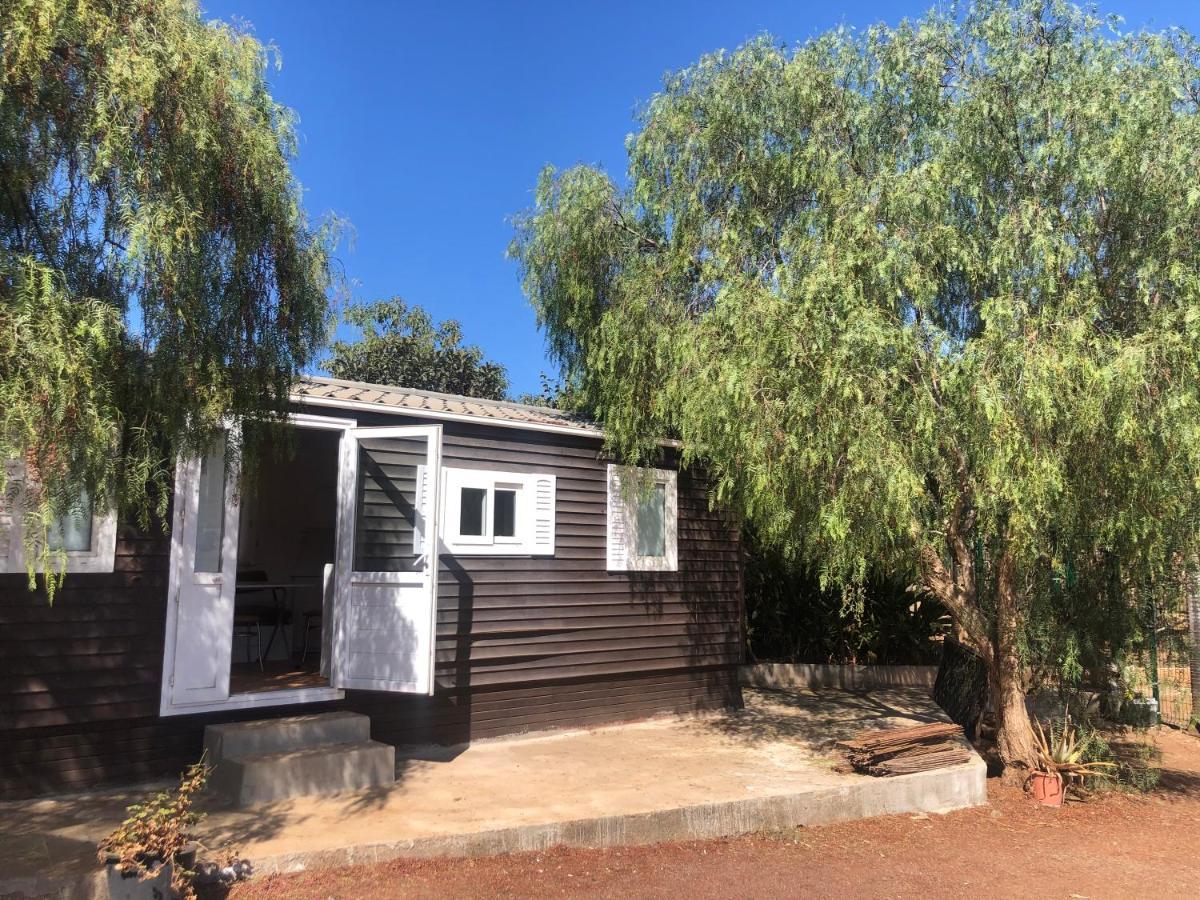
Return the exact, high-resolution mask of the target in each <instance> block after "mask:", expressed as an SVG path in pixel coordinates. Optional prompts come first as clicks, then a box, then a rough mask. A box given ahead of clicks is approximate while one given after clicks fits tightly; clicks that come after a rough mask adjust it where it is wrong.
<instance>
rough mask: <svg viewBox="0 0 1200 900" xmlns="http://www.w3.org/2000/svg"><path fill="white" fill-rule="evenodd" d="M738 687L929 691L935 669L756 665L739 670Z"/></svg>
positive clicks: (790, 664) (926, 667) (923, 667)
mask: <svg viewBox="0 0 1200 900" xmlns="http://www.w3.org/2000/svg"><path fill="white" fill-rule="evenodd" d="M741 675H742V684H744V685H746V686H748V687H761V688H777V689H782V688H792V689H796V688H799V689H801V690H812V689H814V688H836V689H839V690H843V691H864V690H870V689H871V688H883V687H919V688H924V689H926V690H932V689H933V681H934V679H935V678H936V677H937V666H833V665H822V664H817V663H760V664H758V665H754V666H742V672H741Z"/></svg>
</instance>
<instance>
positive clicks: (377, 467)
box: [354, 437, 429, 572]
mask: <svg viewBox="0 0 1200 900" xmlns="http://www.w3.org/2000/svg"><path fill="white" fill-rule="evenodd" d="M428 454H429V442H428V441H427V440H426V439H425V438H423V437H415V438H407V437H389V438H372V439H369V440H365V441H360V442H359V452H358V503H357V507H358V509H357V513H356V524H355V528H354V569H355V571H357V572H416V571H419V570H420V569H421V568H422V567H423V566H424V565H425V563H424V561H423V560H422V558H421V557H420V554H419V551H418V549H417V546H416V545H419V544H420V541H418V540H416V539H415V537H414V530H416V529H420V528H423V527H424V521H423V514H422V512H421V510H418V509H417V506H418V502H419V501H421V505H422V506H423V507H424V508H425V509H426V510H427V509H428V508H429V507H428V500H423V501H422V498H421V497H420V496H418V495H419V494H421V493H422V492H423V489H422V488H420V487H419V485H418V482H417V479H418V478H419V477H421V472H422V467H423V466H425V464H426V463H427V462H428V459H429V455H428Z"/></svg>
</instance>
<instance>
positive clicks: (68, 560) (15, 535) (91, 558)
mask: <svg viewBox="0 0 1200 900" xmlns="http://www.w3.org/2000/svg"><path fill="white" fill-rule="evenodd" d="M7 468H8V485H7V487H6V488H5V494H6V495H7V497H8V499H10V500H11V509H6V508H5V505H6V504H5V498H4V497H0V510H3V512H4V513H5V514H6V515H7V517H8V519H9V525H8V541H7V544H8V546H7V547H5V548H4V549H5V551H6V552H5V554H4V555H3V556H0V573H4V572H10V573H11V572H27V571H28V566H27V565H26V554H25V522H24V519H25V509H24V504H23V497H24V490H23V488H24V485H25V467H24V466H23V465H22V464H21V463H19V462H14V461H10V462H9V463H8V464H7ZM116 559H117V512H116V510H115V509H110V510H108V512H106V513H97V512H96V511H95V505H94V504H93V510H92V545H91V547H89V548H88V549H87V550H54V551H51V553H50V565H51V566H55V565H57V564H58V562H63V563H64V565H63V571H64V572H66V573H68V574H74V573H82V574H86V573H91V574H104V573H108V572H112V571H113V570H114V568H115V567H116ZM34 571H35V572H42V571H44V569H43V568H42V566H41V565H40V564H35V566H34Z"/></svg>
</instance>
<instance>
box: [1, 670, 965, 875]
mask: <svg viewBox="0 0 1200 900" xmlns="http://www.w3.org/2000/svg"><path fill="white" fill-rule="evenodd" d="M745 697H746V708H745V709H743V710H737V711H729V712H723V713H719V714H713V715H707V716H703V717H688V718H670V719H654V720H650V721H646V722H640V723H636V724H628V725H619V726H610V727H604V728H596V729H589V730H586V731H568V732H551V733H543V734H535V735H528V736H524V737H519V738H509V739H503V740H491V741H483V742H477V743H475V744H472V745H471V746H470V747H469V748H465V749H464V748H458V749H457V750H451V751H445V750H444V749H441V750H439V751H438V752H435V753H431V754H429V758H424V759H422V758H416V757H414V756H411V755H410V756H409V757H408V758H401V759H398V761H397V780H396V783H395V784H394V785H389V786H387V787H382V788H378V789H373V790H369V791H364V792H359V793H355V794H345V795H340V796H336V797H303V798H296V799H293V800H289V801H285V802H280V803H276V804H272V805H269V806H265V807H262V808H259V809H255V810H230V809H220V808H213V809H210V811H209V815H208V816H207V818H206V819H205V820H204V822H203V823H202V825H201V827H200V829H199V830H200V836H201V840H202V842H203V843H204V844H205V845H206V846H208V847H210V848H217V847H221V846H226V845H230V846H233V847H236V848H237V849H238V851H239V854H240V855H241V856H242V857H244V858H247V859H249V860H250V862H251V864H252V866H253V869H254V871H255V872H256V873H260V874H261V873H270V872H287V871H299V870H303V869H311V868H318V867H325V866H339V865H349V864H354V863H363V862H377V861H383V860H387V859H393V858H396V857H400V856H441V855H482V854H491V853H505V852H511V851H522V850H538V849H544V848H546V847H550V846H553V845H557V844H566V845H571V846H589V847H600V846H616V845H623V844H637V843H651V842H657V841H664V840H679V839H692V838H708V837H721V836H728V835H734V834H741V833H746V832H751V831H760V830H771V829H778V828H789V827H795V826H800V825H819V824H825V823H829V822H834V821H842V820H846V819H853V818H861V817H864V816H872V815H887V814H895V813H905V812H941V811H947V810H950V809H957V808H961V807H964V806H975V805H980V804H982V803H985V802H986V787H985V767H984V763H983V761H982V760H980V759H979V758H978V757H974V758H973V760H972V762H970V763H967V764H965V765H962V766H956V767H953V768H948V769H941V770H938V771H935V772H928V773H920V774H916V775H905V776H900V777H896V778H870V777H866V776H861V775H850V774H841V773H839V772H837V771H835V770H834V766H835V764H836V763H837V762H838V760H837V758H836V757H835V756H834V755H833V752H832V750H833V744H834V743H835V742H836V741H837V740H839V739H842V738H844V737H848V736H850V735H852V734H854V733H856V732H858V731H861V730H863V729H868V728H879V727H886V726H889V725H897V726H898V725H907V724H916V723H919V722H929V721H943V720H945V716H944V714H943V713H942V712H941V710H940V709H938V707H937V706H936V705H935V704H934V703H933V701H932V700H930V699H929V697H928V696H927V695H926V694H925V693H924V692H923V691H921V690H917V689H902V688H899V689H881V690H874V691H871V692H863V693H851V692H846V691H837V690H827V691H812V692H800V691H782V690H781V691H775V690H761V689H747V690H746V692H745ZM403 755H404V754H403V752H402V753H401V754H400V756H403ZM139 796H140V792H138V791H132V790H125V791H108V792H97V793H90V794H83V795H70V796H60V797H54V798H46V799H41V800H32V801H24V802H20V803H0V895H5V894H11V893H14V892H25V893H27V894H30V895H35V894H37V893H45V892H47V891H51V890H58V889H62V888H68V889H70V890H73V891H76V892H78V893H84V894H86V893H87V892H88V887H87V886H88V885H90V884H91V883H92V878H91V876H92V874H93V873H94V872H95V863H94V860H95V856H94V852H95V851H94V847H95V842H96V841H97V840H98V839H99V838H100V837H102V836H103V835H104V834H105V833H107V832H108V831H109V830H110V829H111V828H112V827H113V825H115V824H116V822H117V821H119V819H120V818H121V811H122V809H123V808H124V806H125V805H126V804H127V803H129V802H131V801H133V800H135V799H137V798H138V797H139ZM78 893H73V894H72V896H77V895H78Z"/></svg>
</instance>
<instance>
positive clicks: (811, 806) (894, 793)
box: [250, 755, 987, 875]
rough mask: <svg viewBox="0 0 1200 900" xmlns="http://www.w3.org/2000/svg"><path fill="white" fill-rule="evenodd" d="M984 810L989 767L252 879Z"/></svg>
mask: <svg viewBox="0 0 1200 900" xmlns="http://www.w3.org/2000/svg"><path fill="white" fill-rule="evenodd" d="M986 803H987V766H986V765H984V762H983V760H982V759H980V758H979V757H978V756H974V755H972V759H971V761H970V762H968V763H963V764H962V765H958V766H951V767H949V768H946V769H937V770H935V771H931V772H915V773H913V774H910V775H897V776H895V777H892V778H856V779H854V780H852V781H848V783H847V784H846V785H843V786H837V787H826V788H820V789H817V790H808V791H800V792H798V793H794V794H782V795H778V796H768V797H755V798H752V799H747V800H735V801H727V802H723V803H711V804H705V805H703V806H687V807H680V808H675V809H663V810H658V811H656V812H648V813H640V814H633V815H619V816H602V817H597V818H593V819H577V820H573V821H569V822H548V823H545V824H539V825H526V826H520V827H513V828H503V829H498V830H494V831H478V832H473V833H469V834H453V835H445V836H439V837H429V838H422V839H419V840H411V841H397V842H393V843H388V842H382V843H377V844H363V845H359V846H355V847H345V848H339V849H336V850H327V851H317V852H311V853H294V854H281V855H278V856H270V857H266V858H262V859H252V860H251V861H250V862H251V865H252V866H253V870H254V873H255V875H269V874H276V873H279V874H284V873H288V872H303V871H306V870H310V869H324V868H332V867H338V866H348V865H361V864H363V863H378V862H385V861H388V860H392V859H399V858H429V857H439V856H455V857H460V856H490V855H494V854H499V853H522V852H529V851H533V850H548V849H549V848H551V847H557V846H566V847H588V848H597V847H625V846H631V845H636V844H656V843H660V842H662V841H692V840H704V839H711V838H722V837H733V836H735V835H739V834H748V833H751V832H757V831H771V830H782V829H788V828H797V827H807V826H811V825H828V824H831V823H833V822H845V821H849V820H851V819H862V818H866V817H868V816H889V815H898V814H903V813H922V812H925V813H943V812H950V811H951V810H955V809H963V808H966V807H970V806H983V805H984V804H986Z"/></svg>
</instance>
